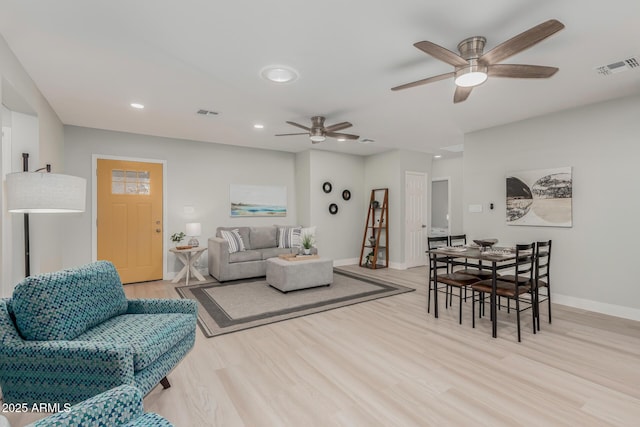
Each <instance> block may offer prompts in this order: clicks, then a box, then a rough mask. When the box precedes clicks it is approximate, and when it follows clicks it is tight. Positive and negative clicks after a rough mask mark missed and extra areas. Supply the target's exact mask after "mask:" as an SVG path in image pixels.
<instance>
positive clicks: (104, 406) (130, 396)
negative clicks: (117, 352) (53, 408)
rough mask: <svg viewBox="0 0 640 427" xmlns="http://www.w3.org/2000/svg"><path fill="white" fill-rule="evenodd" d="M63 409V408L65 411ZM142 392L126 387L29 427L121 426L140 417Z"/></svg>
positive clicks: (103, 394) (96, 397)
mask: <svg viewBox="0 0 640 427" xmlns="http://www.w3.org/2000/svg"><path fill="white" fill-rule="evenodd" d="M63 409H64V408H63ZM143 413H144V411H143V408H142V392H141V391H140V390H138V389H137V388H136V387H133V386H130V385H123V386H120V387H116V388H114V389H111V390H107V391H105V392H104V393H100V394H98V395H97V396H94V397H92V398H90V399H87V400H85V401H83V402H80V403H78V404H77V405H74V406H72V407H71V408H70V409H69V411H66V412H58V413H57V414H54V415H51V416H49V417H47V418H44V419H41V420H38V421H36V422H34V423H33V424H29V426H28V427H47V426H52V427H53V426H62V425H64V426H69V427H82V426H88V425H105V426H106V425H110V426H115V425H121V424H126V423H128V422H129V421H131V420H134V419H136V418H138V417H140V416H141V415H142V414H143Z"/></svg>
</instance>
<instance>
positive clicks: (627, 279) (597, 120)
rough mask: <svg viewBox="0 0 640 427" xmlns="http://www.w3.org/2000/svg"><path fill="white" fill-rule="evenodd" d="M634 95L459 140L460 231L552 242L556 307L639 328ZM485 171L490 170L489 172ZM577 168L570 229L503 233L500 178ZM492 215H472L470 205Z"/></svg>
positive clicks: (638, 99)
mask: <svg viewBox="0 0 640 427" xmlns="http://www.w3.org/2000/svg"><path fill="white" fill-rule="evenodd" d="M638 118H640V96H633V97H628V98H625V99H621V100H616V101H610V102H605V103H600V104H595V105H592V106H587V107H583V108H577V109H573V110H569V111H564V112H559V113H556V114H552V115H547V116H544V117H539V118H534V119H530V120H526V121H522V122H518V123H513V124H509V125H506V126H501V127H496V128H493V129H488V130H484V131H481V132H475V133H471V134H468V135H466V137H465V153H464V183H465V185H464V203H465V212H464V224H465V229H466V231H467V233H468V235H470V236H471V237H475V238H478V237H480V238H482V237H496V238H498V239H499V240H500V243H503V244H513V243H517V242H528V241H533V240H546V239H552V240H553V259H552V271H551V274H552V280H553V290H554V294H555V295H554V296H556V301H557V302H561V303H565V304H569V305H573V306H577V307H582V308H586V309H590V310H594V311H600V312H604V313H610V314H614V315H619V316H623V317H629V318H634V319H639V320H640V287H639V286H638V280H637V278H636V276H635V275H634V274H632V273H631V274H630V271H632V269H631V270H630V267H632V266H633V265H634V264H635V261H636V259H637V255H638V241H639V239H640V232H638V218H640V198H638V197H637V196H638V184H639V183H640V179H638V177H637V173H636V170H637V167H638V159H640V143H639V140H638V135H640V120H638ZM488 165H490V167H488ZM562 166H572V167H573V227H572V228H553V227H526V226H507V225H506V223H505V173H506V172H507V171H514V170H528V169H542V168H555V167H562ZM490 202H493V203H495V205H496V209H495V210H494V211H488V210H486V209H485V210H484V211H483V212H482V213H475V214H474V213H469V212H467V211H466V207H467V206H468V204H469V203H482V204H484V205H485V206H486V205H487V204H488V203H490Z"/></svg>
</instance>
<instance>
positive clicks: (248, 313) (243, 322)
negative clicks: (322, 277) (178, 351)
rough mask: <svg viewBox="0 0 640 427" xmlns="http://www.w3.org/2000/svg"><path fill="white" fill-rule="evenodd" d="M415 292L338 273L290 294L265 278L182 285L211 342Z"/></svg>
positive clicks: (388, 283)
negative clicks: (322, 283) (325, 281)
mask: <svg viewBox="0 0 640 427" xmlns="http://www.w3.org/2000/svg"><path fill="white" fill-rule="evenodd" d="M414 290H415V289H412V288H408V287H405V286H401V285H397V284H394V283H390V282H386V281H383V280H379V279H374V278H371V277H364V276H360V275H358V274H355V273H352V272H346V271H339V270H337V269H334V274H333V284H332V285H331V286H322V287H317V288H311V289H302V290H297V291H292V292H289V293H283V292H280V291H279V290H277V289H274V288H272V287H271V286H269V284H268V283H267V282H266V281H265V278H264V277H260V278H257V279H249V280H235V281H231V282H224V283H218V282H212V283H203V284H197V285H190V286H181V287H176V291H177V292H178V294H179V295H180V296H181V297H182V298H189V299H193V300H195V301H197V303H198V324H199V325H200V328H201V329H202V332H203V333H204V335H205V336H206V337H208V338H210V337H214V336H216V335H222V334H228V333H230V332H236V331H240V330H243V329H248V328H253V327H256V326H262V325H266V324H269V323H273V322H280V321H282V320H287V319H292V318H295V317H300V316H306V315H309V314H313V313H319V312H322V311H326V310H332V309H335V308H339V307H344V306H347V305H351V304H358V303H361V302H365V301H371V300H374V299H378V298H384V297H388V296H392V295H398V294H402V293H405V292H411V291H414Z"/></svg>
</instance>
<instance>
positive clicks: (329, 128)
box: [324, 122, 353, 132]
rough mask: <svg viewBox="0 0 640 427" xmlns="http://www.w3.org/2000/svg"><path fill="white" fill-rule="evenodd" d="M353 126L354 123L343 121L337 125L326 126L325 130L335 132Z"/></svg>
mask: <svg viewBox="0 0 640 427" xmlns="http://www.w3.org/2000/svg"><path fill="white" fill-rule="evenodd" d="M351 126H353V125H352V124H351V123H349V122H342V123H336V124H335V125H331V126H327V127H326V128H324V130H325V131H326V132H335V131H337V130H342V129H346V128H350V127H351Z"/></svg>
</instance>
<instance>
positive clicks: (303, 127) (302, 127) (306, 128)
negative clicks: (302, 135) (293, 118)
mask: <svg viewBox="0 0 640 427" xmlns="http://www.w3.org/2000/svg"><path fill="white" fill-rule="evenodd" d="M287 123H288V124H290V125H291V126H295V127H299V128H300V129H304V130H307V131H310V130H311V129H310V128H308V127H306V126H302V125H300V124H298V123H296V122H287Z"/></svg>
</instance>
